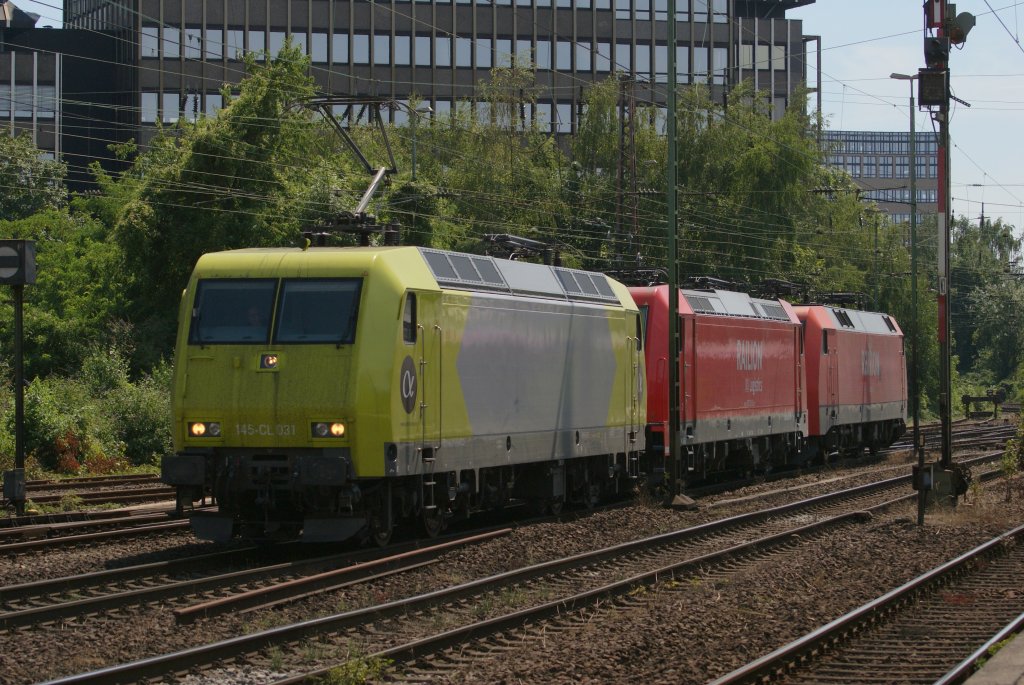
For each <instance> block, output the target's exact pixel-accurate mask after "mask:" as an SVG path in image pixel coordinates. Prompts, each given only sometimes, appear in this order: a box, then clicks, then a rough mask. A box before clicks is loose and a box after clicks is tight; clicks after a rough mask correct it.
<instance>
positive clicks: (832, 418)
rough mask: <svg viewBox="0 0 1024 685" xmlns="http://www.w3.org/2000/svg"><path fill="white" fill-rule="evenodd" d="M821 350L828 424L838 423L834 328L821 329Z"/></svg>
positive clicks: (836, 341) (836, 345) (837, 353)
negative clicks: (823, 363) (823, 361)
mask: <svg viewBox="0 0 1024 685" xmlns="http://www.w3.org/2000/svg"><path fill="white" fill-rule="evenodd" d="M821 351H822V356H823V358H824V360H825V386H826V395H825V396H826V397H827V398H828V408H829V409H828V426H829V428H831V427H832V426H834V425H836V423H838V411H839V336H838V335H836V331H835V330H829V329H827V328H826V329H822V331H821Z"/></svg>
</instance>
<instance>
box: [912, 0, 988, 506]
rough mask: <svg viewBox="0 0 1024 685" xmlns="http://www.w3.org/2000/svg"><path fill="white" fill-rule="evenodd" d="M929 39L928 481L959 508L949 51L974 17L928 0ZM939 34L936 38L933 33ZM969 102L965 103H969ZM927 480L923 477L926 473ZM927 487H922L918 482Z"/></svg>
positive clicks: (923, 75) (924, 81) (924, 90)
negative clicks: (932, 426)
mask: <svg viewBox="0 0 1024 685" xmlns="http://www.w3.org/2000/svg"><path fill="white" fill-rule="evenodd" d="M924 11H925V35H924V58H925V64H927V68H926V69H921V70H920V71H919V72H918V79H919V80H918V83H919V85H920V88H921V90H920V101H921V105H922V106H930V107H937V110H935V111H934V112H933V114H932V117H933V119H934V120H935V121H936V123H938V125H939V153H938V166H939V169H938V171H939V174H938V176H939V178H938V186H939V188H938V191H939V193H938V216H937V219H938V221H937V224H938V236H937V237H938V284H937V285H938V310H939V311H938V315H939V317H938V318H939V320H938V341H939V418H940V420H941V430H942V452H941V457H940V459H939V463H938V468H937V469H935V468H933V469H932V471H931V475H930V477H929V478H928V479H927V480H928V482H927V486H928V487H927V488H926V489H932V490H933V491H934V492H933V496H934V498H935V499H936V501H939V502H943V503H949V504H955V503H956V498H957V496H958V495H960V494H962V492H963V491H965V490H966V483H965V482H963V479H961V478H960V477H959V476H958V475H957V474H956V473H955V472H954V471H952V466H953V415H952V399H953V393H952V387H951V377H952V352H951V349H950V335H949V319H950V307H949V297H950V283H949V276H950V269H949V250H950V225H951V223H952V215H951V212H950V200H951V198H950V187H951V185H950V150H949V102H950V99H951V95H950V92H949V48H950V45H951V44H952V45H961V44H962V43H964V42H965V41H966V40H967V34H968V33H969V32H970V30H971V28H973V26H974V23H975V19H974V17H973V16H972V15H971V14H969V13H967V12H964V13H962V14H960V15H957V14H956V5H953V4H951V3H946V2H945V0H927V2H925V4H924ZM933 30H934V32H935V35H934V36H931V35H929V31H933ZM965 104H966V103H965ZM922 476H923V474H922ZM918 484H919V485H922V486H923V485H925V484H924V483H918Z"/></svg>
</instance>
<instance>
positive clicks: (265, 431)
mask: <svg viewBox="0 0 1024 685" xmlns="http://www.w3.org/2000/svg"><path fill="white" fill-rule="evenodd" d="M235 435H262V436H264V437H272V436H279V437H286V436H291V435H295V424H294V423H236V424H235Z"/></svg>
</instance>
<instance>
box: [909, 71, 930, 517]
mask: <svg viewBox="0 0 1024 685" xmlns="http://www.w3.org/2000/svg"><path fill="white" fill-rule="evenodd" d="M914 106H915V105H914V81H913V79H911V80H910V357H911V360H912V361H911V364H912V367H911V370H910V416H911V420H912V421H913V422H914V452H915V453H916V454H917V467H918V470H919V472H922V473H923V472H924V445H922V444H921V397H920V382H921V381H920V373H921V359H920V355H919V354H918V345H917V336H918V317H917V130H916V125H915V117H914ZM927 504H928V491H927V490H925V489H924V488H921V489H920V490H918V491H917V525H919V526H923V525H924V511H925V508H926V507H927Z"/></svg>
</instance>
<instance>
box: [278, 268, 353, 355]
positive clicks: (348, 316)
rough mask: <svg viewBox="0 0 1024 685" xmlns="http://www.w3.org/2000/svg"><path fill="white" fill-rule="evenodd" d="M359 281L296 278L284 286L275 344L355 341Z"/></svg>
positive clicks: (286, 280) (282, 285)
mask: <svg viewBox="0 0 1024 685" xmlns="http://www.w3.org/2000/svg"><path fill="white" fill-rule="evenodd" d="M362 285H363V281H362V279H360V278H301V279H300V278H296V279H285V280H284V281H282V283H281V295H280V298H279V299H280V301H279V303H278V306H277V328H276V330H275V331H274V342H275V343H334V344H337V345H348V344H351V343H353V342H354V341H355V337H356V318H357V316H358V313H359V293H360V291H361V290H362Z"/></svg>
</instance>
